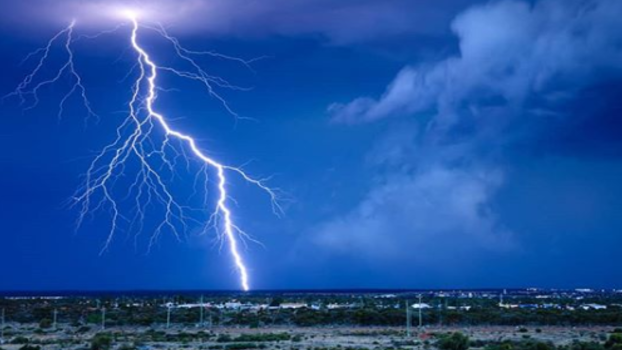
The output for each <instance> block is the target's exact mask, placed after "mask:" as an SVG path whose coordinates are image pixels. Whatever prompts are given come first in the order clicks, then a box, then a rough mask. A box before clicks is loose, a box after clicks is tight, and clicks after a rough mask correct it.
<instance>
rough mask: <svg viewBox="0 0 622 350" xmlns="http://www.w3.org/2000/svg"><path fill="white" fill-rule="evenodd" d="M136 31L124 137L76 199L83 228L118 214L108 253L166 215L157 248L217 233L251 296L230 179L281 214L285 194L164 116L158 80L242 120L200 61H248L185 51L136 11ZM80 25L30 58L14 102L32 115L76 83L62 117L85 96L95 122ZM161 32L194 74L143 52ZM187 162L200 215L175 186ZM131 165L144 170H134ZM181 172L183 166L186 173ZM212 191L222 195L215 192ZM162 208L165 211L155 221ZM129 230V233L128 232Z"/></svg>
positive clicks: (223, 84) (89, 174)
mask: <svg viewBox="0 0 622 350" xmlns="http://www.w3.org/2000/svg"><path fill="white" fill-rule="evenodd" d="M124 15H125V17H126V18H127V20H129V22H130V24H131V32H130V35H129V42H130V46H131V48H132V49H133V52H134V56H135V60H136V61H135V67H136V68H135V69H136V70H137V71H138V73H137V75H138V77H137V78H136V80H135V81H133V84H132V89H131V92H130V93H129V95H128V96H129V102H128V104H127V107H128V114H127V116H126V118H125V119H124V120H123V121H122V123H121V124H120V126H119V127H118V128H117V131H116V137H115V139H114V141H112V142H111V143H110V144H109V145H107V146H105V147H104V148H103V149H102V151H101V152H100V153H99V154H97V156H95V158H94V159H93V161H92V163H91V165H90V167H89V168H88V169H87V170H86V174H85V180H84V183H83V185H82V186H81V187H80V188H79V189H78V191H77V192H76V194H75V195H74V196H73V200H72V203H73V204H74V205H77V206H78V207H79V211H80V214H79V220H78V225H80V224H81V223H82V221H83V220H84V219H85V218H86V216H87V215H90V214H92V213H95V212H99V211H104V212H109V213H110V231H109V233H108V235H107V238H106V240H105V244H104V246H103V249H102V251H104V250H106V249H107V248H108V246H109V245H110V244H111V243H112V241H113V239H114V237H115V235H117V234H118V232H119V231H120V230H121V227H122V226H124V225H125V226H127V228H128V230H131V231H135V234H139V233H140V232H141V231H143V230H145V227H144V223H145V221H146V219H147V216H149V219H151V216H150V215H160V213H162V214H161V219H159V220H157V224H156V225H155V226H153V232H152V234H151V236H150V239H149V241H150V246H151V245H152V244H153V243H154V242H155V241H156V240H157V239H158V237H159V236H160V234H161V233H162V232H163V231H170V232H171V233H173V234H174V235H175V236H176V237H177V238H179V237H180V236H181V234H182V233H184V232H185V231H187V230H188V229H189V227H192V226H196V225H201V226H202V227H203V228H204V229H205V230H208V229H214V231H215V232H217V235H218V237H219V238H220V239H221V243H222V244H226V245H227V247H228V250H229V253H230V255H231V258H232V260H233V264H234V265H235V268H236V270H237V273H238V275H239V280H240V286H241V288H242V289H243V290H249V288H250V286H249V272H248V267H247V265H246V263H245V261H244V257H243V256H242V253H241V247H240V245H241V244H244V240H245V239H248V238H249V235H247V234H246V233H245V232H244V231H243V230H242V229H241V228H240V226H238V225H237V224H236V222H235V220H234V215H233V214H234V213H233V207H232V205H231V202H232V198H231V197H230V194H229V176H238V177H240V178H241V179H242V180H244V181H247V182H249V183H251V184H253V185H255V186H257V188H259V189H260V190H262V191H264V192H265V193H266V194H267V196H268V197H269V198H270V200H271V204H272V207H273V211H274V212H275V213H277V214H278V213H279V212H280V211H281V208H280V206H279V204H278V202H277V192H276V191H275V190H273V189H271V188H270V187H268V186H267V185H265V184H264V180H263V179H255V178H253V177H251V176H249V175H248V174H247V173H246V172H244V171H243V170H242V169H241V168H239V167H233V166H229V165H226V164H224V163H221V162H220V161H219V160H217V159H215V158H213V157H211V156H209V155H208V153H207V152H206V151H204V150H202V149H201V147H200V146H199V144H198V143H197V141H196V139H195V138H194V137H193V136H191V135H190V134H189V133H187V132H184V131H181V130H177V129H175V128H174V127H173V126H172V124H171V122H170V120H171V118H170V117H169V116H165V115H164V114H162V113H161V112H159V111H158V110H157V107H156V99H157V97H158V91H160V90H161V87H160V86H158V74H159V73H161V74H173V75H175V76H178V77H181V78H185V79H190V80H193V81H195V82H197V83H199V84H201V85H202V86H203V87H204V88H205V89H206V91H207V94H208V95H209V96H211V97H212V98H214V99H216V100H217V101H218V102H220V104H221V105H222V106H223V108H225V109H226V110H227V111H228V112H230V113H231V114H233V115H234V116H236V117H237V115H236V114H235V113H234V112H233V110H232V109H231V108H230V107H229V105H228V104H227V102H226V100H225V99H224V98H223V97H222V96H221V95H220V94H219V93H218V90H219V89H223V88H224V89H237V87H236V86H235V85H233V84H230V83H229V82H228V81H227V80H225V79H223V78H220V77H218V76H215V75H212V74H209V73H208V72H207V71H206V70H205V69H204V68H202V66H201V64H200V63H199V62H198V60H197V59H196V57H200V56H211V57H215V58H219V59H228V60H234V61H237V62H240V63H242V64H244V65H248V64H249V63H250V61H245V60H242V59H239V58H235V57H229V56H225V55H222V54H218V53H215V52H211V51H193V50H189V49H186V48H185V47H183V46H182V45H181V44H180V42H179V41H178V40H177V39H176V38H175V37H173V36H171V35H169V34H168V33H167V32H166V30H165V29H164V27H162V26H160V25H157V24H155V25H142V24H141V23H139V20H138V18H137V16H136V15H135V14H134V13H132V12H125V13H124ZM75 26H76V25H75V23H71V24H70V25H69V26H68V27H67V28H65V29H63V30H62V31H60V32H59V33H57V34H56V35H55V36H54V37H53V38H52V39H51V40H50V41H49V42H48V44H47V45H46V46H45V47H43V48H41V49H39V50H37V51H35V52H33V53H32V54H30V55H29V56H28V57H27V59H32V58H34V57H36V58H37V64H36V66H35V68H34V70H33V71H32V72H31V73H30V74H29V75H27V76H26V78H25V79H24V80H23V81H22V82H21V83H20V84H19V85H18V87H17V88H16V90H15V91H14V92H13V93H11V94H9V95H8V96H7V97H11V96H13V97H17V98H18V99H19V100H20V101H21V103H22V104H23V105H24V108H25V109H30V108H34V107H36V105H37V103H38V102H39V93H40V92H41V89H42V88H43V87H45V86H47V85H50V84H54V83H56V82H58V81H59V80H60V79H62V78H67V77H68V78H69V79H70V80H71V82H72V86H71V88H70V89H69V90H68V92H67V93H66V94H65V95H64V96H63V98H62V99H61V101H60V104H59V116H60V115H62V113H63V111H64V108H65V105H66V103H68V101H69V99H70V98H71V97H72V96H74V95H76V96H79V97H80V98H81V100H82V103H83V104H84V106H85V108H86V110H87V112H88V114H89V115H90V116H95V115H96V114H95V112H94V111H93V109H92V108H91V104H90V102H89V100H88V98H87V92H86V88H85V86H84V83H83V80H82V78H81V77H80V75H79V74H78V71H77V70H76V68H75V65H74V57H73V51H72V43H73V41H74V40H76V39H75V35H74V30H75ZM143 30H144V31H147V30H148V31H153V32H155V33H157V34H159V35H161V36H162V37H163V38H164V39H166V40H167V41H168V42H169V43H170V44H171V45H172V47H173V48H174V50H175V54H176V55H177V56H178V58H179V59H180V60H181V61H182V62H184V63H185V64H186V65H187V66H188V67H191V69H178V68H175V67H170V66H164V65H159V64H157V63H156V61H155V59H154V58H152V55H150V54H149V52H147V50H146V49H145V48H144V47H143V46H142V45H141V41H140V38H141V36H140V35H141V31H143ZM55 45H62V48H63V50H64V51H65V56H64V57H66V61H65V62H64V64H63V65H62V66H61V67H60V68H59V69H58V71H57V72H56V74H55V75H54V76H53V77H51V78H49V79H44V78H41V77H42V76H44V75H43V74H42V70H43V68H44V66H45V65H46V63H47V62H48V61H49V60H52V57H51V52H52V49H53V47H54V46H55ZM179 159H182V160H183V162H184V163H187V164H190V163H197V164H198V169H199V170H198V171H197V172H196V173H195V174H190V175H194V176H195V183H196V182H201V183H202V184H203V185H202V186H200V188H201V190H202V191H203V192H204V193H203V198H204V201H203V205H202V206H201V207H199V208H196V207H193V206H190V205H187V204H186V203H183V201H181V200H180V199H178V198H179V195H176V191H175V190H174V189H173V188H172V187H171V185H170V178H169V176H165V174H164V172H165V171H167V172H168V173H167V175H168V174H170V173H172V174H175V173H177V172H179V171H185V170H187V169H189V167H187V165H186V164H178V163H179ZM130 163H132V164H137V165H138V166H134V167H132V166H130ZM179 165H181V166H179ZM128 169H137V170H135V173H134V174H133V175H132V176H134V177H133V178H132V181H131V184H130V185H129V187H128V190H127V192H126V193H125V194H123V195H122V196H121V195H120V194H119V193H118V192H119V191H115V186H116V184H117V182H119V181H120V177H121V176H128V174H127V172H128ZM211 188H215V191H213V192H214V193H211V192H212V191H210V189H211ZM127 201H129V202H131V208H132V210H131V211H130V213H127V212H124V210H123V208H125V205H123V203H126V202H127ZM154 207H158V208H159V209H160V210H159V211H156V213H155V214H152V213H151V212H152V211H153V208H154ZM125 226H124V227H125Z"/></svg>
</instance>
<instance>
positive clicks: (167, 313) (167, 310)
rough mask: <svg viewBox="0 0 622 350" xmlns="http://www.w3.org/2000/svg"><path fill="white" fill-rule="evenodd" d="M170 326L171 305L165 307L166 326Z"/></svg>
mask: <svg viewBox="0 0 622 350" xmlns="http://www.w3.org/2000/svg"><path fill="white" fill-rule="evenodd" d="M170 326H171V307H170V306H168V307H167V308H166V328H169V327H170Z"/></svg>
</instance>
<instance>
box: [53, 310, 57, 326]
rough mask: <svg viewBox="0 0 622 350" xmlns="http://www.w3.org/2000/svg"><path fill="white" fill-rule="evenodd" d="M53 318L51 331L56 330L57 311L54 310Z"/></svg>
mask: <svg viewBox="0 0 622 350" xmlns="http://www.w3.org/2000/svg"><path fill="white" fill-rule="evenodd" d="M53 316H54V318H53V319H54V322H53V323H52V329H54V330H56V319H57V316H58V309H54V315H53Z"/></svg>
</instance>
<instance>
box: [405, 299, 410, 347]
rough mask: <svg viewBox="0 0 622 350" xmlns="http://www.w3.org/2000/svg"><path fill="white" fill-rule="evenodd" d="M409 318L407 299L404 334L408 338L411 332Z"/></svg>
mask: <svg viewBox="0 0 622 350" xmlns="http://www.w3.org/2000/svg"><path fill="white" fill-rule="evenodd" d="M410 327H411V319H410V305H408V300H406V336H407V337H408V338H410V336H411V332H410Z"/></svg>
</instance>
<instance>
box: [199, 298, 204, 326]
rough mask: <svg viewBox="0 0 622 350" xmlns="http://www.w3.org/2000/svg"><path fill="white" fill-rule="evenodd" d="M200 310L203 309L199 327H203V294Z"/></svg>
mask: <svg viewBox="0 0 622 350" xmlns="http://www.w3.org/2000/svg"><path fill="white" fill-rule="evenodd" d="M199 310H201V320H200V321H199V327H201V328H203V296H202V295H201V305H200V306H199Z"/></svg>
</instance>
